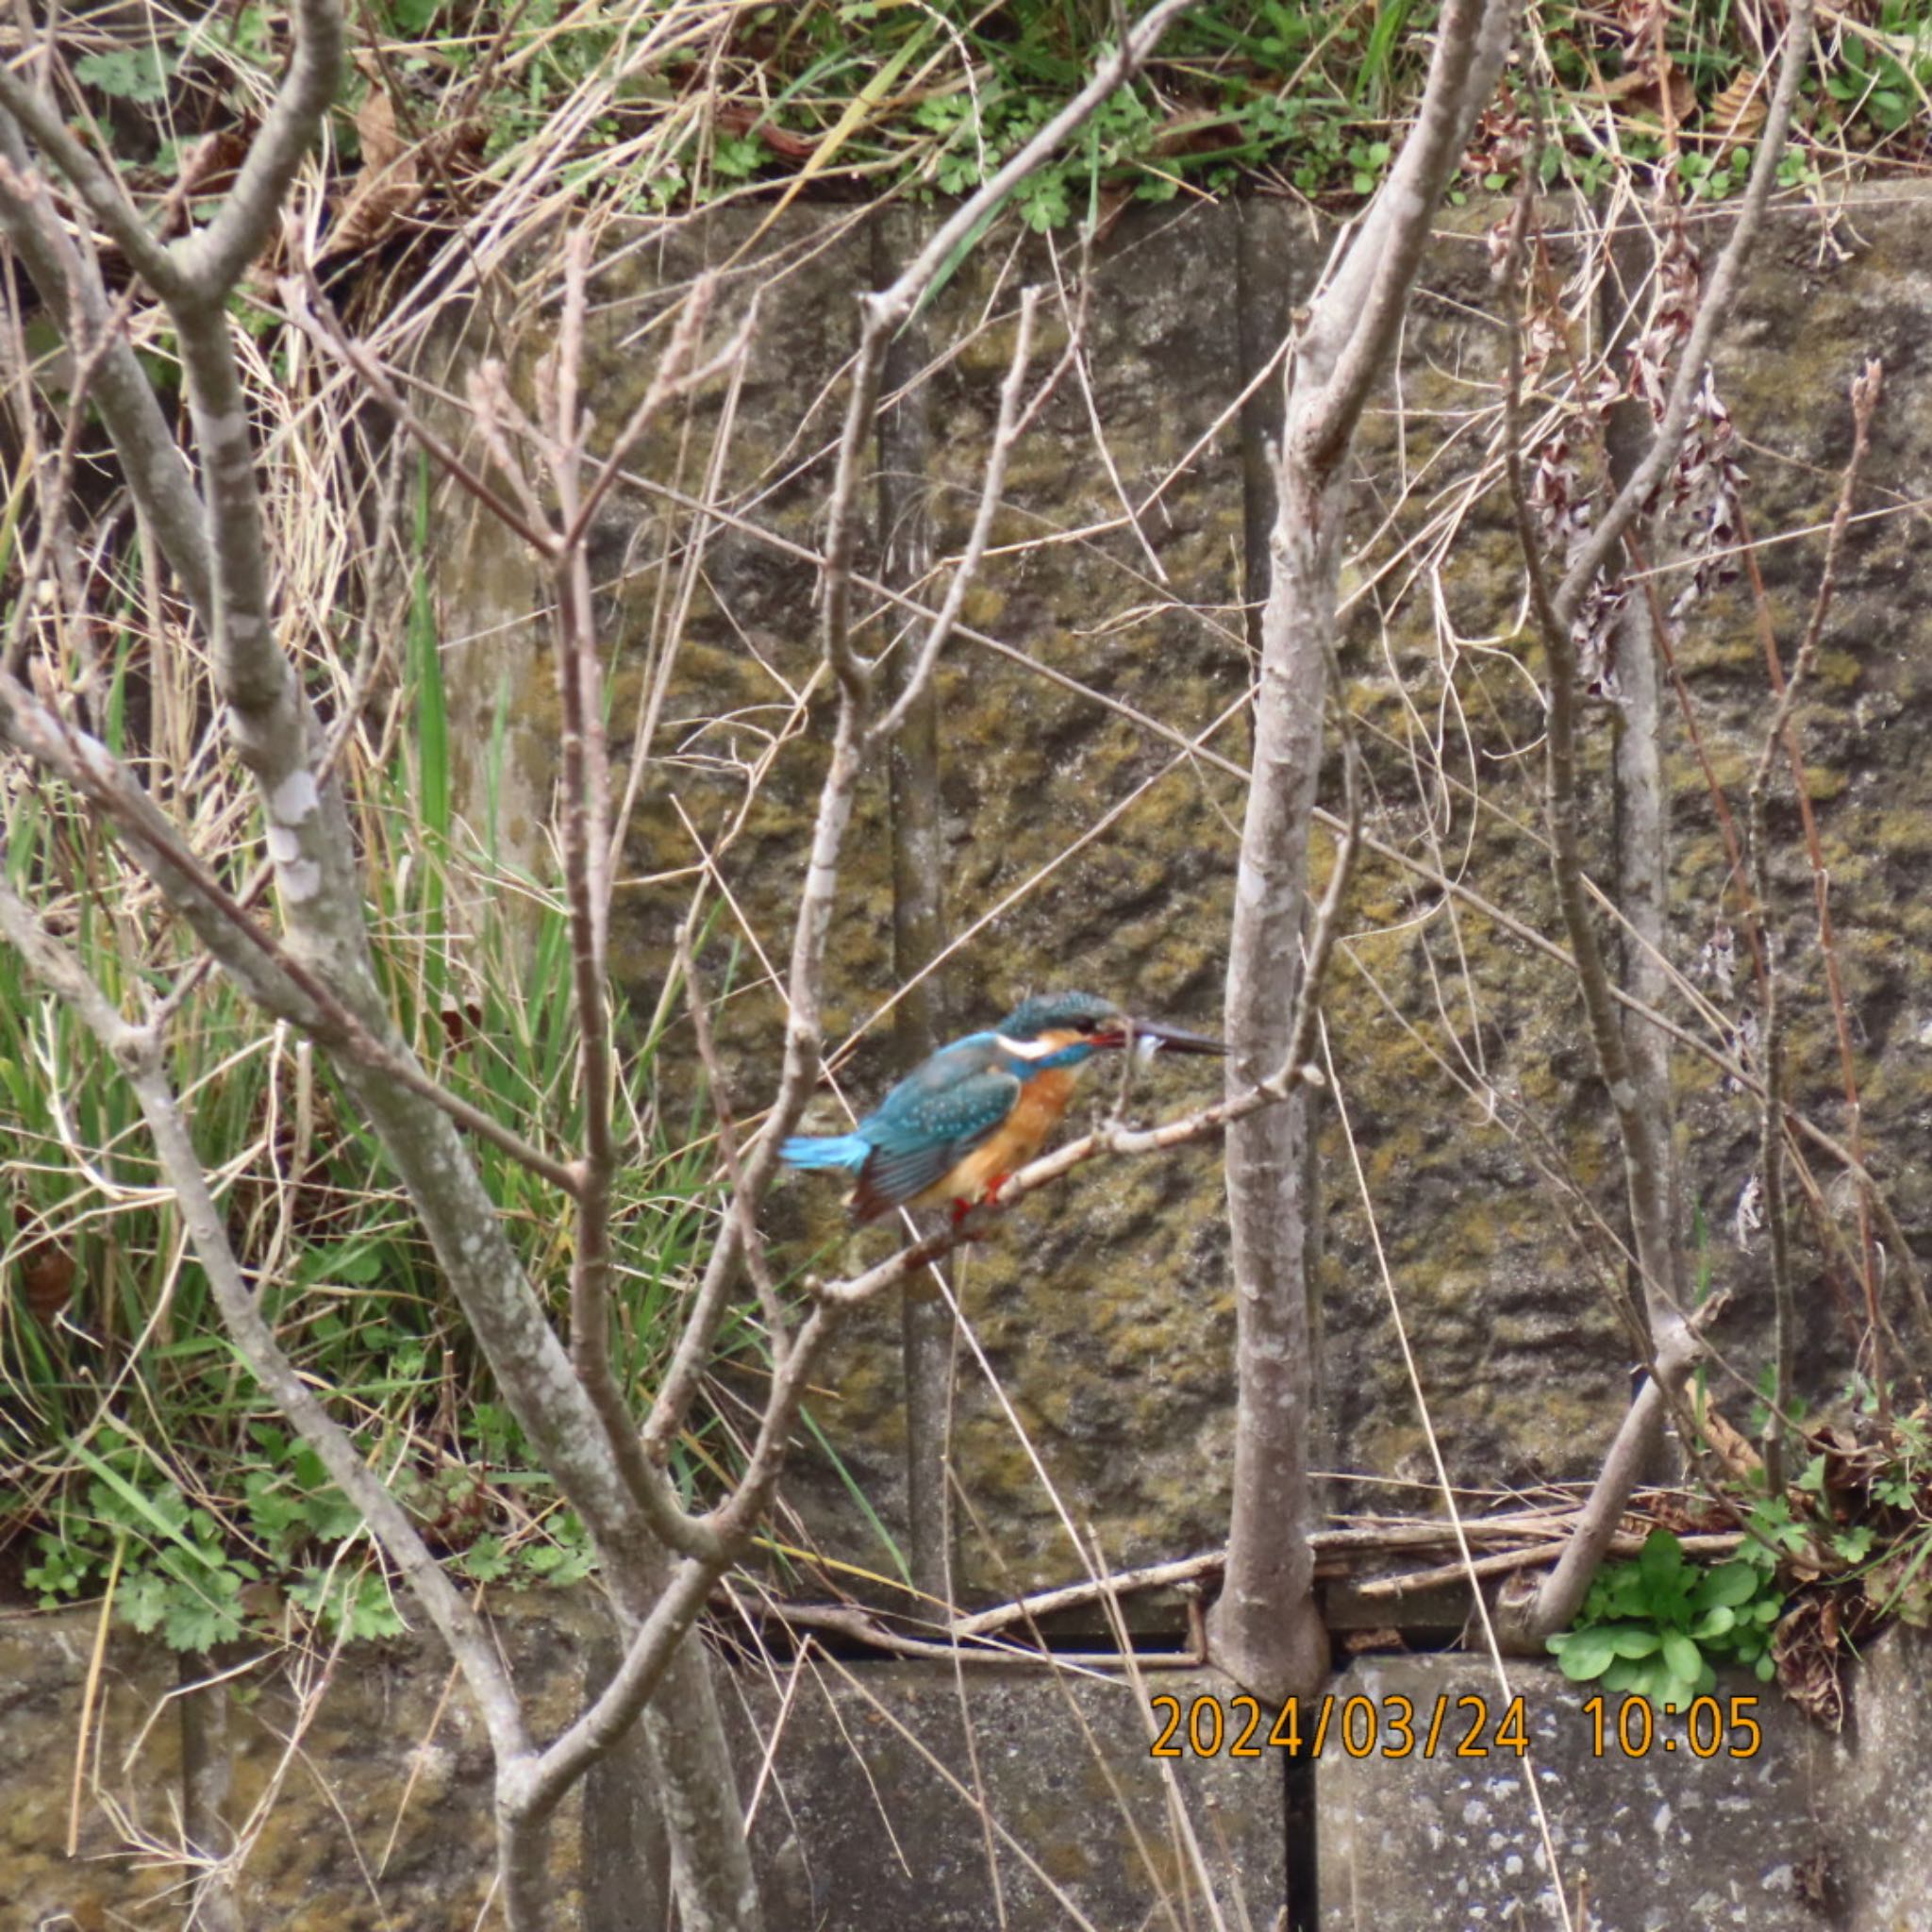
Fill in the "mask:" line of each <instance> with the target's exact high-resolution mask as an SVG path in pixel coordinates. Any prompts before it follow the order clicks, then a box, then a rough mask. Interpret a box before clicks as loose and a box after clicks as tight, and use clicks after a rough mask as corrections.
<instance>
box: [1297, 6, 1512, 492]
mask: <svg viewBox="0 0 1932 1932" xmlns="http://www.w3.org/2000/svg"><path fill="white" fill-rule="evenodd" d="M1515 28H1516V4H1515V0H1449V4H1448V5H1447V6H1445V7H1444V8H1443V9H1442V16H1441V21H1440V23H1439V24H1438V25H1437V29H1436V47H1435V52H1434V54H1433V56H1432V57H1431V58H1430V62H1429V76H1428V81H1427V84H1426V86H1425V88H1424V92H1423V99H1422V105H1421V107H1420V108H1418V109H1417V112H1416V121H1415V125H1414V127H1413V128H1412V129H1411V130H1410V131H1409V134H1408V138H1407V140H1406V141H1405V142H1403V144H1402V152H1401V154H1400V155H1398V156H1397V158H1396V161H1395V165H1394V166H1393V167H1392V168H1391V170H1390V171H1389V176H1388V179H1387V180H1385V181H1384V182H1383V184H1382V187H1381V189H1380V190H1379V191H1378V192H1377V193H1376V195H1375V199H1374V205H1373V207H1372V208H1370V210H1369V213H1368V216H1367V218H1366V219H1365V220H1364V221H1363V223H1362V226H1361V232H1360V233H1359V234H1358V235H1357V238H1356V241H1355V245H1354V246H1353V247H1352V248H1351V249H1350V250H1349V253H1348V256H1347V258H1346V260H1345V261H1344V262H1343V264H1342V267H1341V272H1340V273H1339V274H1338V275H1337V276H1336V278H1335V280H1334V282H1333V283H1332V284H1331V285H1330V290H1329V291H1327V299H1321V300H1318V301H1317V303H1316V305H1315V307H1314V309H1313V311H1312V312H1311V314H1310V317H1309V321H1308V325H1307V331H1306V333H1305V335H1304V338H1303V342H1302V345H1301V352H1300V353H1301V359H1302V362H1303V364H1304V367H1305V368H1306V367H1307V365H1308V364H1309V363H1310V362H1312V363H1313V366H1314V368H1315V370H1317V371H1323V370H1324V365H1325V370H1326V373H1324V374H1321V375H1318V376H1317V380H1318V381H1319V382H1320V387H1321V399H1320V402H1319V403H1318V404H1316V405H1313V406H1312V407H1308V408H1306V410H1305V411H1303V412H1300V413H1299V417H1298V422H1297V425H1296V427H1295V430H1294V435H1295V437H1296V440H1297V442H1298V444H1299V449H1298V452H1297V454H1298V455H1299V456H1300V458H1301V459H1302V460H1305V461H1306V462H1307V464H1308V465H1309V466H1310V467H1311V468H1312V469H1315V470H1318V471H1319V470H1324V469H1326V468H1327V467H1328V466H1329V465H1331V464H1333V463H1335V462H1337V461H1339V460H1340V459H1341V456H1342V455H1343V453H1344V452H1345V451H1346V449H1347V447H1348V445H1349V443H1350V441H1352V440H1353V438H1354V436H1355V428H1356V424H1357V422H1358V421H1359V419H1360V416H1361V412H1362V408H1363V407H1364V405H1365V404H1366V403H1367V401H1368V396H1369V391H1370V390H1371V389H1372V388H1373V387H1374V384H1375V383H1376V382H1377V381H1379V380H1380V378H1381V375H1382V371H1383V369H1384V368H1385V367H1386V365H1387V363H1388V360H1389V357H1390V355H1391V352H1392V350H1393V348H1394V345H1395V338H1396V335H1397V332H1398V331H1399V330H1400V328H1401V326H1402V321H1403V317H1404V316H1405V315H1406V314H1407V311H1408V300H1409V293H1410V291H1411V289H1412V288H1413V286H1414V282H1415V277H1416V272H1417V270H1418V269H1419V268H1420V267H1421V266H1422V257H1423V249H1424V246H1426V244H1427V242H1428V238H1429V223H1430V221H1431V219H1432V218H1433V216H1434V214H1435V211H1436V209H1437V208H1438V207H1440V206H1441V199H1442V193H1443V191H1444V189H1446V188H1447V186H1448V185H1449V177H1450V175H1451V174H1452V173H1453V172H1454V169H1455V166H1456V163H1457V159H1458V158H1460V156H1461V153H1462V149H1463V145H1464V143H1465V142H1467V140H1468V138H1469V131H1470V129H1471V127H1472V126H1474V122H1475V117H1476V115H1477V114H1478V113H1479V112H1480V111H1481V110H1482V108H1483V107H1484V106H1485V105H1486V104H1487V103H1488V101H1489V98H1490V95H1491V93H1492V92H1494V91H1495V86H1496V76H1497V75H1499V74H1501V73H1502V71H1503V60H1504V58H1505V56H1506V55H1507V53H1508V51H1509V42H1510V39H1511V37H1512V36H1513V34H1514V32H1515ZM1324 338H1326V340H1324Z"/></svg>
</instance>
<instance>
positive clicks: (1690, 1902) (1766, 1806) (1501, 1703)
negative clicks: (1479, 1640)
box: [1317, 1657, 1824, 1932]
mask: <svg viewBox="0 0 1932 1932" xmlns="http://www.w3.org/2000/svg"><path fill="white" fill-rule="evenodd" d="M1510 1677H1511V1689H1512V1691H1515V1692H1516V1693H1518V1694H1520V1695H1521V1696H1522V1697H1523V1699H1524V1709H1525V1712H1526V1714H1527V1717H1528V1728H1529V1738H1530V1757H1531V1761H1533V1762H1534V1765H1535V1767H1536V1777H1537V1784H1538V1789H1539V1791H1540V1792H1541V1798H1542V1805H1543V1810H1544V1813H1545V1815H1546V1816H1547V1818H1548V1821H1549V1826H1550V1839H1551V1842H1552V1843H1553V1844H1554V1846H1555V1848H1556V1854H1557V1872H1558V1873H1559V1874H1560V1875H1561V1880H1562V1889H1563V1892H1564V1895H1565V1897H1566V1898H1568V1899H1569V1900H1570V1901H1571V1904H1572V1907H1573V1910H1574V1908H1575V1907H1576V1905H1577V1902H1578V1901H1581V1902H1582V1905H1583V1909H1582V1910H1581V1911H1576V1912H1575V1918H1574V1923H1575V1925H1576V1928H1577V1932H1667V1928H1669V1932H1674V1928H1677V1927H1680V1926H1691V1925H1694V1926H1697V1927H1698V1928H1699V1932H1720V1928H1738V1932H1817V1926H1818V1921H1817V1919H1816V1917H1815V1916H1814V1915H1813V1914H1812V1912H1811V1910H1810V1908H1809V1907H1808V1906H1807V1904H1806V1903H1805V1901H1804V1900H1803V1899H1802V1898H1800V1896H1799V1895H1798V1890H1797V1884H1796V1880H1795V1878H1794V1876H1793V1874H1794V1870H1795V1868H1796V1867H1797V1866H1798V1865H1799V1864H1800V1863H1802V1862H1803V1861H1805V1860H1806V1859H1808V1858H1810V1857H1814V1856H1815V1855H1816V1853H1817V1852H1818V1851H1819V1849H1821V1847H1822V1845H1823V1843H1824V1840H1823V1838H1822V1836H1821V1831H1820V1824H1819V1821H1818V1819H1817V1818H1816V1817H1815V1816H1814V1798H1815V1783H1816V1773H1817V1770H1818V1769H1819V1763H1818V1760H1819V1758H1820V1757H1821V1755H1822V1754H1821V1753H1820V1752H1819V1750H1818V1748H1817V1746H1816V1744H1815V1742H1814V1736H1813V1733H1812V1732H1811V1731H1810V1729H1809V1728H1808V1726H1807V1723H1806V1720H1805V1719H1804V1717H1803V1716H1802V1715H1801V1714H1800V1713H1799V1712H1798V1710H1797V1709H1796V1707H1793V1706H1791V1705H1789V1704H1786V1703H1784V1702H1783V1701H1782V1700H1781V1699H1780V1698H1779V1697H1778V1696H1777V1694H1776V1693H1775V1691H1773V1692H1771V1693H1769V1694H1767V1693H1766V1692H1765V1691H1764V1687H1763V1686H1762V1685H1760V1684H1757V1682H1756V1681H1755V1680H1754V1681H1749V1682H1747V1681H1746V1680H1744V1679H1743V1678H1739V1679H1738V1680H1737V1681H1736V1682H1730V1681H1725V1682H1722V1683H1720V1685H1719V1689H1718V1694H1719V1697H1720V1699H1728V1698H1729V1697H1730V1696H1731V1695H1732V1694H1734V1693H1736V1694H1740V1695H1744V1696H1755V1698H1756V1702H1755V1704H1754V1705H1752V1706H1751V1707H1749V1713H1748V1714H1749V1715H1751V1716H1752V1717H1754V1718H1755V1719H1756V1720H1757V1722H1758V1723H1759V1724H1760V1725H1761V1727H1762V1733H1763V1744H1762V1749H1761V1750H1759V1751H1758V1752H1757V1754H1756V1755H1755V1756H1753V1757H1750V1758H1748V1759H1735V1758H1732V1757H1728V1756H1725V1755H1720V1756H1718V1757H1712V1758H1709V1759H1703V1758H1699V1757H1695V1756H1693V1755H1692V1754H1691V1751H1690V1750H1689V1748H1688V1746H1687V1744H1686V1741H1685V1737H1684V1730H1683V1726H1682V1725H1681V1724H1678V1723H1677V1722H1675V1721H1674V1720H1673V1719H1670V1718H1668V1717H1663V1716H1659V1717H1658V1719H1657V1728H1656V1730H1655V1732H1654V1734H1653V1743H1652V1746H1651V1748H1650V1749H1649V1750H1648V1751H1647V1752H1644V1753H1643V1754H1642V1755H1641V1756H1635V1757H1626V1756H1625V1755H1624V1752H1623V1751H1622V1750H1621V1749H1620V1748H1618V1745H1617V1743H1616V1741H1615V1722H1614V1718H1612V1720H1611V1722H1610V1724H1609V1726H1608V1730H1609V1737H1608V1740H1607V1745H1606V1750H1605V1754H1604V1756H1602V1757H1597V1756H1595V1755H1594V1753H1593V1749H1592V1744H1593V1730H1592V1725H1591V1721H1590V1720H1589V1719H1588V1718H1587V1717H1586V1716H1585V1715H1584V1713H1583V1709H1582V1706H1583V1703H1584V1695H1585V1693H1583V1692H1581V1691H1579V1689H1578V1687H1577V1686H1576V1685H1574V1684H1571V1683H1568V1682H1567V1681H1566V1680H1565V1679H1564V1678H1563V1676H1562V1675H1561V1674H1560V1673H1558V1672H1557V1671H1556V1670H1555V1669H1553V1668H1551V1667H1549V1666H1546V1665H1527V1666H1524V1665H1512V1666H1511V1670H1510ZM1334 1696H1335V1698H1336V1702H1337V1706H1338V1709H1339V1708H1340V1707H1341V1703H1342V1701H1343V1700H1344V1699H1346V1698H1350V1697H1363V1698H1367V1699H1369V1700H1370V1701H1371V1703H1372V1704H1373V1705H1374V1707H1375V1709H1376V1711H1377V1713H1378V1714H1380V1713H1385V1712H1386V1711H1387V1710H1388V1709H1389V1708H1390V1707H1389V1706H1388V1705H1387V1704H1386V1703H1385V1701H1384V1700H1387V1699H1390V1698H1392V1697H1397V1696H1400V1697H1406V1698H1407V1699H1408V1700H1409V1701H1410V1703H1411V1704H1412V1705H1413V1706H1414V1707H1415V1709H1416V1712H1417V1718H1416V1739H1417V1745H1416V1749H1415V1751H1414V1753H1413V1754H1412V1755H1411V1756H1409V1757H1404V1758H1390V1757H1381V1756H1377V1755H1371V1756H1368V1757H1361V1758H1354V1757H1350V1756H1349V1755H1348V1753H1347V1752H1346V1751H1345V1750H1339V1749H1337V1748H1336V1744H1335V1741H1334V1740H1333V1739H1331V1740H1329V1741H1328V1744H1327V1747H1326V1748H1325V1750H1324V1753H1323V1757H1322V1759H1321V1763H1320V1769H1319V1771H1318V1774H1317V1777H1318V1784H1319V1790H1320V1793H1321V1804H1320V1813H1319V1815H1320V1819H1321V1838H1320V1848H1319V1852H1318V1862H1319V1871H1320V1874H1321V1875H1320V1886H1321V1897H1322V1920H1321V1923H1322V1926H1323V1932H1366V1928H1369V1927H1380V1926H1393V1925H1400V1926H1402V1927H1403V1928H1404V1932H1439V1928H1440V1932H1475V1928H1478V1927H1486V1926H1492V1925H1538V1926H1541V1925H1557V1924H1560V1923H1561V1921H1560V1919H1559V1918H1558V1917H1557V1911H1556V1907H1555V1903H1554V1899H1553V1897H1552V1894H1551V1888H1550V1875H1549V1870H1550V1868H1549V1859H1548V1857H1547V1856H1546V1853H1545V1850H1544V1846H1543V1843H1542V1836H1541V1830H1540V1828H1539V1825H1538V1822H1537V1818H1536V1812H1535V1809H1534V1807H1533V1806H1532V1804H1531V1802H1530V1798H1529V1793H1528V1790H1527V1787H1526V1783H1525V1775H1526V1774H1525V1769H1524V1760H1522V1759H1521V1758H1519V1757H1517V1755H1516V1754H1515V1753H1514V1752H1513V1751H1508V1750H1502V1749H1498V1748H1497V1746H1496V1743H1495V1736H1496V1732H1497V1731H1498V1729H1499V1728H1500V1727H1501V1726H1502V1724H1503V1720H1504V1713H1505V1712H1506V1711H1507V1704H1506V1702H1505V1700H1504V1699H1503V1698H1502V1696H1501V1695H1500V1693H1499V1691H1498V1689H1497V1684H1496V1677H1495V1674H1494V1671H1493V1670H1492V1669H1491V1666H1490V1665H1489V1664H1488V1663H1487V1662H1485V1661H1484V1660H1482V1659H1480V1658H1476V1657H1394V1658H1388V1659H1382V1658H1377V1659H1376V1660H1375V1661H1374V1662H1373V1663H1362V1664H1357V1666H1355V1668H1353V1669H1351V1670H1349V1671H1346V1672H1344V1673H1343V1674H1342V1675H1341V1678H1340V1679H1339V1680H1338V1681H1337V1683H1336V1685H1335V1688H1334ZM1464 1697H1469V1698H1474V1699H1476V1700H1479V1701H1478V1702H1477V1703H1473V1704H1469V1705H1458V1703H1457V1700H1458V1699H1460V1698H1464ZM1439 1698H1447V1699H1448V1700H1449V1707H1448V1713H1447V1717H1446V1719H1445V1722H1444V1723H1443V1724H1442V1728H1441V1737H1440V1740H1439V1743H1438V1747H1437V1750H1436V1753H1435V1755H1434V1756H1433V1757H1430V1756H1426V1755H1425V1754H1424V1744H1425V1740H1426V1735H1427V1726H1428V1724H1429V1723H1430V1722H1431V1718H1432V1715H1433V1712H1434V1710H1435V1707H1436V1701H1437V1700H1438V1699H1439ZM1609 1702H1610V1705H1611V1708H1612V1710H1613V1711H1614V1709H1615V1707H1616V1705H1617V1702H1618V1700H1616V1699H1611V1700H1609ZM1478 1718H1481V1719H1483V1720H1486V1728H1485V1729H1484V1731H1483V1733H1482V1735H1481V1737H1480V1739H1479V1740H1476V1742H1477V1744H1478V1745H1479V1746H1484V1747H1487V1748H1488V1751H1489V1755H1488V1756H1487V1757H1457V1756H1456V1755H1455V1751H1454V1748H1453V1747H1454V1744H1455V1742H1456V1741H1457V1740H1461V1739H1462V1738H1464V1737H1465V1736H1466V1735H1467V1733H1468V1731H1469V1728H1470V1726H1471V1725H1472V1724H1474V1723H1475V1722H1476V1721H1477V1720H1478ZM1340 1722H1341V1720H1340V1719H1339V1718H1338V1720H1337V1723H1338V1724H1340ZM1382 1735H1383V1736H1384V1737H1386V1735H1387V1734H1386V1732H1385V1733H1383V1734H1382ZM1632 1736H1633V1739H1634V1740H1636V1741H1637V1742H1638V1743H1639V1744H1640V1745H1641V1741H1642V1733H1641V1729H1633V1732H1632ZM1366 1737H1367V1732H1366V1730H1365V1729H1363V1730H1358V1731H1357V1738H1358V1739H1359V1740H1366ZM1734 1738H1736V1739H1744V1738H1748V1733H1743V1732H1729V1733H1727V1734H1726V1742H1727V1743H1728V1742H1729V1741H1730V1740H1732V1739H1734ZM1673 1744H1674V1746H1675V1748H1674V1750H1673V1749H1671V1748H1669V1746H1671V1745H1673ZM1381 1748H1382V1743H1381V1739H1380V1738H1378V1740H1377V1743H1376V1746H1375V1749H1376V1750H1377V1751H1379V1750H1380V1749H1381Z"/></svg>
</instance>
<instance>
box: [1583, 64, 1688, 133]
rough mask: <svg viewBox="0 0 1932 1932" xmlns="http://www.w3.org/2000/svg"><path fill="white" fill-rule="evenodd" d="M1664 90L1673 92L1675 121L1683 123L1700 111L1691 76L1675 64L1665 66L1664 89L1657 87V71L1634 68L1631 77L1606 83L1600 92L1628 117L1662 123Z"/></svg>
mask: <svg viewBox="0 0 1932 1932" xmlns="http://www.w3.org/2000/svg"><path fill="white" fill-rule="evenodd" d="M1664 86H1668V87H1669V89H1670V95H1671V100H1670V106H1671V119H1672V120H1673V121H1676V122H1682V121H1684V120H1686V119H1687V118H1688V117H1689V116H1690V115H1691V114H1694V113H1695V112H1696V111H1697V90H1696V89H1695V88H1694V87H1693V86H1691V77H1690V75H1687V74H1685V73H1684V72H1683V71H1682V70H1681V69H1680V68H1679V67H1678V66H1677V65H1676V63H1675V62H1674V61H1670V60H1667V61H1665V62H1664V85H1663V86H1660V85H1659V84H1658V81H1657V70H1656V68H1655V67H1633V68H1632V69H1631V70H1630V72H1629V73H1627V74H1620V75H1617V76H1616V78H1615V79H1613V80H1607V81H1605V82H1604V84H1603V87H1602V89H1601V90H1600V91H1599V92H1601V94H1602V97H1603V98H1604V99H1605V100H1607V101H1611V102H1615V103H1617V104H1618V105H1620V106H1622V107H1623V108H1624V111H1625V112H1626V113H1630V114H1638V115H1641V116H1642V117H1643V118H1644V119H1646V120H1652V121H1661V120H1662V119H1663V117H1664Z"/></svg>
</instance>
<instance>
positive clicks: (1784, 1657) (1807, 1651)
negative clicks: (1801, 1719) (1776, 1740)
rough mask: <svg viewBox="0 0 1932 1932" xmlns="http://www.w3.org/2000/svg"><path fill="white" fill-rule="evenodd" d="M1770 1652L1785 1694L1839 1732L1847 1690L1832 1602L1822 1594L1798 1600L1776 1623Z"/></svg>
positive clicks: (1831, 1599)
mask: <svg viewBox="0 0 1932 1932" xmlns="http://www.w3.org/2000/svg"><path fill="white" fill-rule="evenodd" d="M1771 1654H1772V1657H1774V1659H1775V1661H1776V1663H1777V1680H1778V1682H1779V1684H1781V1685H1782V1686H1783V1687H1784V1693H1785V1695H1786V1696H1787V1697H1789V1698H1790V1700H1791V1702H1792V1703H1793V1704H1795V1705H1796V1706H1798V1707H1799V1708H1800V1709H1801V1710H1803V1711H1805V1712H1806V1713H1807V1715H1808V1716H1809V1717H1811V1718H1812V1719H1813V1720H1814V1721H1815V1722H1817V1723H1819V1724H1823V1725H1824V1727H1825V1728H1826V1729H1827V1730H1830V1731H1837V1730H1840V1729H1842V1728H1843V1726H1844V1721H1845V1690H1844V1681H1843V1678H1842V1676H1841V1674H1840V1662H1841V1660H1842V1653H1841V1652H1840V1647H1839V1641H1838V1604H1837V1601H1836V1599H1834V1598H1832V1597H1829V1596H1825V1595H1822V1594H1821V1595H1816V1596H1807V1597H1803V1598H1801V1599H1800V1600H1799V1601H1798V1603H1797V1605H1796V1606H1795V1607H1793V1608H1791V1609H1789V1610H1787V1611H1786V1612H1785V1614H1784V1615H1783V1616H1782V1617H1781V1618H1780V1619H1779V1620H1778V1625H1777V1630H1776V1632H1775V1634H1774V1636H1773V1638H1772V1641H1771Z"/></svg>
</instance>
